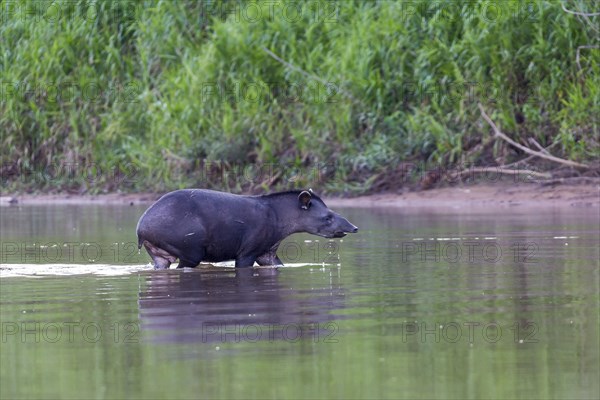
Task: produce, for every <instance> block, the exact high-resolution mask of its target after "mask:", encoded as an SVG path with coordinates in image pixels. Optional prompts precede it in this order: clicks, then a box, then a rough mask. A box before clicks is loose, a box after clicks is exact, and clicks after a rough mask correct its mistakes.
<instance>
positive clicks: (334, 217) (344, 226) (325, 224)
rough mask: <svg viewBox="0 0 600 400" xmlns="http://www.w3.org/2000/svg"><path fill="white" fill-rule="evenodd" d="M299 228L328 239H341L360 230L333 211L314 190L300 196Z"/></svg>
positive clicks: (304, 192) (306, 191)
mask: <svg viewBox="0 0 600 400" xmlns="http://www.w3.org/2000/svg"><path fill="white" fill-rule="evenodd" d="M297 207H298V213H299V215H300V217H299V221H297V223H298V227H299V228H300V229H301V230H302V231H303V232H308V233H312V234H313V235H319V236H323V237H326V238H341V237H344V236H346V234H347V233H356V232H358V228H357V227H356V226H354V225H352V224H351V223H350V222H349V221H348V220H347V219H346V218H344V217H342V216H341V215H339V214H337V213H335V212H333V211H331V210H330V209H329V208H328V207H327V206H326V205H325V203H324V202H323V200H321V199H320V198H319V197H318V196H316V195H315V194H314V193H313V192H312V190H310V189H309V190H304V191H302V192H300V194H299V195H298V204H297Z"/></svg>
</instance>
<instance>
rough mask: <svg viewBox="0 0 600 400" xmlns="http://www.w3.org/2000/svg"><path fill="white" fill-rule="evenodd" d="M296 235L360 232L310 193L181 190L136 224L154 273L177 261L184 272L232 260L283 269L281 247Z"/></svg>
mask: <svg viewBox="0 0 600 400" xmlns="http://www.w3.org/2000/svg"><path fill="white" fill-rule="evenodd" d="M297 232H307V233H310V234H313V235H318V236H322V237H326V238H341V237H344V236H346V234H347V233H356V232H358V228H357V227H356V226H354V225H352V224H351V223H350V222H349V221H348V220H347V219H346V218H344V217H342V216H341V215H339V214H337V213H335V212H333V211H331V210H330V209H329V208H328V207H327V206H326V205H325V203H324V202H323V200H321V199H320V198H319V197H318V196H317V195H316V194H314V193H313V192H312V190H310V189H309V190H301V191H300V190H296V191H288V192H280V193H273V194H267V195H258V196H243V195H236V194H231V193H224V192H218V191H213V190H205V189H182V190H176V191H174V192H170V193H167V194H165V195H164V196H162V197H161V198H160V199H158V200H157V201H156V203H154V204H152V205H151V206H150V207H149V208H148V209H147V210H146V211H145V212H144V214H143V215H142V216H141V217H140V220H139V222H138V225H137V237H138V248H140V249H141V247H142V246H144V247H145V248H146V250H147V251H148V254H149V255H150V257H151V258H152V260H153V261H154V268H155V269H167V268H169V267H170V265H171V263H173V262H175V261H176V260H177V259H179V266H178V267H179V268H183V267H195V266H197V265H198V264H199V263H200V262H201V261H206V262H220V261H229V260H235V266H236V268H245V267H251V266H253V265H254V263H255V262H256V263H258V265H273V266H278V265H283V263H282V262H281V260H280V259H279V257H277V248H278V247H279V244H280V243H281V241H282V240H283V239H285V238H286V237H288V236H289V235H291V234H293V233H297Z"/></svg>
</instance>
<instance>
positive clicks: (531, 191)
mask: <svg viewBox="0 0 600 400" xmlns="http://www.w3.org/2000/svg"><path fill="white" fill-rule="evenodd" d="M315 189H316V191H317V193H318V189H317V188H315ZM162 194H163V193H127V194H124V193H112V194H103V195H97V196H89V195H72V194H39V195H38V194H36V195H32V194H14V195H7V194H3V195H2V197H0V204H1V205H3V206H11V205H49V204H57V205H58V204H79V205H85V204H115V205H118V204H122V205H136V204H150V203H152V202H154V201H155V200H157V199H158V198H159V197H160V196H161V195H162ZM324 198H325V199H326V201H327V204H328V205H330V206H332V207H340V206H341V207H436V208H446V207H447V208H454V209H456V208H458V209H460V208H472V207H492V206H493V207H532V206H533V207H584V208H595V209H596V210H598V209H599V207H600V185H599V184H597V183H593V184H592V183H586V184H555V185H542V184H519V185H481V184H479V185H464V186H454V187H445V188H437V189H431V190H423V191H418V192H404V193H385V194H373V195H368V196H360V197H353V198H340V197H333V196H324Z"/></svg>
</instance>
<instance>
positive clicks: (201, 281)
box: [139, 268, 344, 343]
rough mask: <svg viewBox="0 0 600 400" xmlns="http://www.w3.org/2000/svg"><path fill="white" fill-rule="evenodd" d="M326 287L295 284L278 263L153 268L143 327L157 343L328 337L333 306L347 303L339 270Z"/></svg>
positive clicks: (142, 305) (142, 299) (142, 307)
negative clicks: (287, 280) (284, 276)
mask: <svg viewBox="0 0 600 400" xmlns="http://www.w3.org/2000/svg"><path fill="white" fill-rule="evenodd" d="M329 272H330V274H329V275H330V278H331V279H328V280H327V282H322V285H321V286H317V287H310V288H303V289H296V288H294V287H293V284H285V283H283V282H281V281H280V275H281V272H280V271H279V270H278V269H275V268H246V269H238V270H232V269H230V268H210V269H207V268H197V269H191V270H186V271H185V272H181V270H168V271H164V272H162V271H153V272H152V273H149V274H148V275H147V288H146V290H145V291H144V292H142V293H140V295H139V316H140V322H141V328H142V330H143V331H145V332H147V333H148V332H149V333H151V334H155V336H154V335H153V338H152V340H155V341H158V342H173V343H189V342H203V343H206V342H240V341H248V342H255V341H264V340H266V341H275V340H286V341H296V340H300V339H311V338H312V339H320V340H326V339H327V337H333V336H334V335H335V333H336V332H337V325H336V324H335V323H334V322H332V319H333V317H332V315H330V311H331V310H334V309H340V308H342V307H343V304H344V293H343V289H342V288H341V285H340V283H339V277H338V276H337V272H338V270H337V269H332V270H330V271H329Z"/></svg>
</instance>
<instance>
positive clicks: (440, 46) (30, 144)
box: [0, 1, 600, 193]
mask: <svg viewBox="0 0 600 400" xmlns="http://www.w3.org/2000/svg"><path fill="white" fill-rule="evenodd" d="M32 4H36V6H35V8H33V12H34V13H37V14H31V12H32V11H31V10H32V8H31V7H32V6H31V5H32ZM50 4H54V6H53V7H49V6H50ZM85 4H88V3H87V2H80V3H77V4H76V5H73V4H72V3H71V2H61V1H57V2H54V3H50V2H31V1H19V2H12V1H11V2H4V1H0V7H1V10H2V11H1V14H0V16H1V18H2V21H1V23H0V38H2V39H1V43H2V46H1V47H0V52H1V53H0V76H2V87H1V90H2V91H1V92H0V95H1V98H0V132H1V135H2V137H1V139H0V143H1V144H2V146H1V148H0V157H1V159H2V188H3V190H42V191H58V190H75V191H89V192H92V193H97V192H103V191H115V190H122V191H135V190H158V191H161V190H169V189H175V188H179V187H186V186H199V187H212V188H220V189H227V190H232V191H238V192H239V191H253V190H268V189H271V188H272V189H278V188H290V187H293V186H305V185H312V186H314V187H318V189H319V190H321V191H330V192H352V193H356V192H367V191H369V190H370V189H371V185H372V184H373V181H374V178H375V177H385V176H393V175H394V171H396V170H397V169H398V168H399V166H401V165H402V163H403V162H423V163H433V164H435V165H441V166H444V167H448V168H451V167H452V166H454V165H457V163H464V162H470V163H473V164H476V165H495V164H496V163H503V162H511V161H514V160H517V159H519V158H523V156H522V155H521V154H519V153H517V152H515V151H514V150H513V149H509V148H508V147H507V146H506V144H504V143H501V142H497V143H495V145H494V146H491V147H489V146H488V147H486V149H487V150H486V149H484V150H482V151H476V150H477V149H478V146H479V147H482V146H481V145H482V144H485V143H486V141H487V140H488V139H489V138H490V128H489V126H487V124H486V123H485V121H483V120H482V119H481V117H480V115H479V110H478V108H477V103H478V102H481V103H482V104H483V105H484V106H485V107H486V109H487V110H488V113H489V114H490V116H491V117H492V119H493V120H494V121H496V123H497V124H498V126H499V127H501V129H502V130H503V131H504V132H505V133H507V134H508V135H509V136H511V137H512V138H514V139H515V140H517V141H519V142H520V143H523V144H526V145H528V142H527V139H528V138H534V139H535V140H536V141H537V142H538V143H540V144H541V145H543V146H548V145H549V144H551V143H555V142H557V141H558V142H559V145H558V146H554V147H553V148H552V152H553V153H554V154H555V155H557V156H560V157H564V158H567V159H571V160H576V161H580V162H586V161H590V160H595V159H597V158H598V156H599V155H600V150H599V149H600V145H599V140H598V120H597V116H596V115H597V112H594V111H593V110H598V109H600V78H599V76H600V74H599V72H600V71H599V69H600V50H598V49H581V50H580V53H581V54H580V66H581V68H579V66H578V65H577V64H576V51H577V48H578V46H584V45H595V44H597V43H598V42H597V27H598V17H589V19H588V20H589V21H590V22H586V20H585V19H583V18H580V17H577V16H575V15H571V14H567V13H565V12H564V11H563V10H562V9H561V6H560V3H559V2H557V1H556V2H555V1H551V2H547V1H508V2H505V1H502V2H476V3H471V2H469V3H458V2H442V3H439V2H435V3H429V2H401V1H379V2H362V1H339V2H315V1H313V2H307V3H300V2H293V3H291V4H290V5H291V6H293V5H297V6H299V7H301V12H300V13H296V12H292V11H291V10H292V8H286V10H290V11H289V13H288V14H282V10H283V9H284V8H283V6H280V3H277V5H276V7H275V9H274V17H273V18H269V17H268V10H269V8H268V6H267V5H266V4H265V3H260V4H261V5H262V6H261V7H262V8H261V10H262V14H261V15H260V16H257V15H256V14H252V12H253V10H255V8H254V9H252V8H249V6H248V4H249V3H245V2H237V1H215V2H206V1H176V2H175V1H173V2H172V1H145V2H139V3H138V2H126V1H101V2H98V3H97V7H96V8H95V9H93V10H90V8H88V7H87V6H85ZM281 4H283V3H281ZM286 4H288V3H286ZM566 5H567V6H568V7H569V8H570V9H573V10H579V11H587V12H594V10H595V11H596V12H597V11H598V9H597V6H594V2H587V1H569V2H567V4H566ZM27 7H29V8H27ZM57 9H58V10H60V13H59V14H52V12H56V10H57ZM23 10H29V11H27V12H24V11H23ZM498 11H499V12H498ZM263 48H266V49H269V50H270V51H272V52H273V53H274V54H276V55H278V56H279V57H281V58H282V59H283V60H285V61H287V62H288V63H290V64H292V65H293V66H294V67H290V66H289V65H285V64H284V63H282V62H279V61H278V60H276V59H274V58H273V57H271V56H270V55H269V54H268V53H267V52H266V51H264V49H263ZM56 88H58V92H57V89H56ZM299 90H300V92H299ZM57 94H58V95H57ZM483 147H485V146H483ZM324 166H327V167H324ZM69 168H71V169H69ZM244 168H249V169H250V170H251V169H255V170H256V169H265V170H266V169H268V168H271V169H272V170H273V172H271V173H263V174H260V175H261V176H258V177H256V179H250V178H248V177H247V176H244V175H243V173H240V171H242V172H243V170H244ZM293 169H296V170H299V171H301V172H302V173H301V174H299V176H298V174H296V175H294V174H292V175H293V176H294V177H295V179H288V178H289V175H290V174H289V173H288V172H289V171H290V170H293ZM315 170H318V171H319V173H318V174H311V172H312V171H315ZM65 171H72V172H65ZM90 171H91V172H90ZM89 175H93V177H90V176H89ZM315 176H317V178H318V179H316V178H315Z"/></svg>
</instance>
